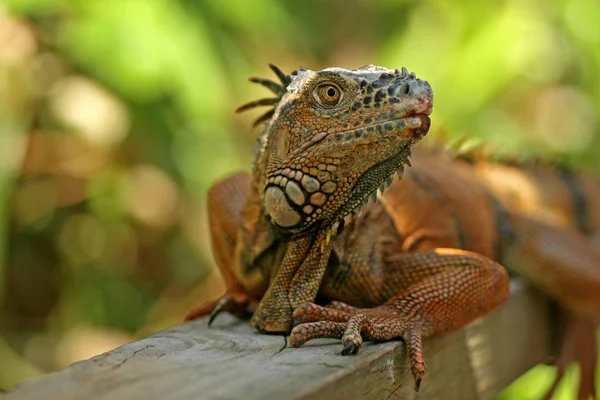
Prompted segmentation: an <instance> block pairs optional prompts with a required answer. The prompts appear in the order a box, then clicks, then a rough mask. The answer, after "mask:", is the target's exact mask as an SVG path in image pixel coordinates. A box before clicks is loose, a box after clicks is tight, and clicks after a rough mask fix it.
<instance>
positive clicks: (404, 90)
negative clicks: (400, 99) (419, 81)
mask: <svg viewBox="0 0 600 400" xmlns="http://www.w3.org/2000/svg"><path fill="white" fill-rule="evenodd" d="M409 92H410V85H409V84H408V82H402V85H401V86H400V93H402V94H403V95H407V94H408V93H409Z"/></svg>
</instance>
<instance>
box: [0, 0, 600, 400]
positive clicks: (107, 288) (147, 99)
mask: <svg viewBox="0 0 600 400" xmlns="http://www.w3.org/2000/svg"><path fill="white" fill-rule="evenodd" d="M599 21H600V2H598V1H596V0H568V1H567V0H564V1H563V0H557V1H546V0H518V1H517V0H513V1H505V0H497V1H479V0H477V1H475V0H473V1H447V0H430V1H397V0H385V1H383V0H381V1H369V0H332V1H324V0H323V1H319V0H304V1H291V0H290V1H277V0H253V1H245V0H239V1H233V0H78V1H77V0H70V1H69V0H2V1H0V94H1V98H0V313H1V314H0V327H1V330H0V333H1V335H0V388H4V389H7V388H10V387H12V386H13V385H15V384H18V383H19V382H21V381H23V380H24V379H27V378H30V377H34V376H37V375H39V374H42V373H44V372H47V371H53V370H56V369H59V368H63V367H65V366H67V365H69V364H70V363H72V362H74V361H78V360H81V359H84V358H88V357H90V356H93V355H95V354H98V353H100V352H104V351H107V350H109V349H112V348H114V347H116V346H118V345H121V344H123V343H126V342H128V341H131V340H135V339H136V338H139V337H143V336H145V335H148V334H149V333H152V332H155V331H157V330H160V329H163V328H166V327H168V326H170V325H173V324H176V323H178V322H179V321H180V320H181V317H182V315H183V314H184V312H185V310H186V309H187V308H188V307H190V306H191V305H193V304H196V303H197V302H199V301H202V300H206V299H210V298H214V297H216V296H218V295H220V294H221V293H222V291H223V290H224V288H223V285H222V282H221V279H220V277H219V275H218V273H215V265H214V262H213V259H212V255H211V250H210V246H209V243H208V236H207V235H208V231H207V226H206V211H205V193H206V191H207V189H208V188H209V186H210V185H211V184H212V183H214V182H215V181H216V180H218V179H219V178H221V177H223V176H225V175H227V174H229V173H231V172H233V171H236V170H240V169H246V170H248V169H249V167H250V164H251V161H252V150H253V149H254V145H255V142H256V138H257V136H258V134H259V131H258V130H257V129H255V130H252V129H251V120H252V118H254V117H256V116H257V114H256V113H255V114H252V113H249V114H250V115H241V116H238V115H235V114H234V113H233V110H234V109H235V107H236V106H238V105H240V104H241V103H243V102H246V101H248V100H252V99H255V98H257V97H258V96H261V97H262V96H263V95H264V94H265V91H264V88H260V87H258V86H256V87H254V86H253V85H250V84H248V83H247V80H246V78H247V77H248V76H251V75H254V76H257V75H258V76H265V75H269V74H270V71H269V70H268V66H267V63H268V62H273V63H275V64H277V65H279V66H280V67H281V68H282V69H284V71H290V70H292V69H296V68H297V67H298V66H299V65H302V66H303V67H304V68H310V69H319V68H324V67H328V66H333V65H335V66H341V67H346V68H357V67H360V66H362V65H365V64H379V65H383V66H387V67H401V66H406V67H407V68H408V69H409V70H410V71H415V72H416V73H417V74H418V75H419V76H420V77H423V78H425V79H427V80H429V82H430V83H431V84H432V86H433V88H434V91H435V96H436V100H435V101H436V103H435V112H434V115H433V126H432V130H431V133H430V135H429V138H428V139H427V140H429V141H430V142H431V141H434V140H435V141H443V142H444V143H446V144H447V145H449V146H451V147H453V148H457V149H459V150H461V151H464V150H469V149H472V148H482V149H484V150H485V152H487V153H488V154H493V155H494V156H498V155H499V156H501V157H509V158H525V159H526V158H546V159H551V160H555V161H560V162H561V163H568V164H570V165H573V166H575V167H577V168H581V169H592V170H594V169H595V170H596V171H599V172H600V162H599V158H600V134H599V121H598V117H599V112H598V110H600V22H599ZM551 377H552V368H551V367H540V368H537V369H536V370H535V371H534V372H533V373H531V374H530V375H529V377H527V379H525V380H521V381H520V382H518V383H517V384H516V385H513V386H512V387H511V388H509V389H508V390H507V391H506V392H505V393H504V395H503V399H521V398H529V397H528V396H533V395H535V394H536V393H540V390H541V391H543V385H547V384H548V383H549V379H551ZM573 379H574V376H573V374H571V380H573ZM562 389H563V390H562V391H561V396H562V397H560V398H563V399H567V398H571V397H570V396H568V395H567V394H568V393H569V391H572V390H573V388H572V387H569V385H565V386H564V387H563V388H562Z"/></svg>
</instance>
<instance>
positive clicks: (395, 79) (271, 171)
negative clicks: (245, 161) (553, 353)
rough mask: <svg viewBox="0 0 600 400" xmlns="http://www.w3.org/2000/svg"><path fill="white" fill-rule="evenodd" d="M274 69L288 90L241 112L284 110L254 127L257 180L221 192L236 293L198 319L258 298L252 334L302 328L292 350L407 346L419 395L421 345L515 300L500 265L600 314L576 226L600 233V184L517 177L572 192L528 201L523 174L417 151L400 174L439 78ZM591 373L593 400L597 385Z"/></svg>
mask: <svg viewBox="0 0 600 400" xmlns="http://www.w3.org/2000/svg"><path fill="white" fill-rule="evenodd" d="M272 68H273V69H274V71H275V72H276V73H277V74H278V76H279V78H280V80H281V82H282V85H278V84H276V83H274V82H271V81H268V80H264V79H258V78H252V79H251V80H252V81H254V82H257V83H260V84H262V85H264V86H266V87H267V88H269V89H270V90H272V91H273V92H275V94H276V95H277V98H275V99H269V100H259V101H257V102H252V103H249V104H248V105H246V106H243V107H241V108H240V110H245V109H248V108H252V107H254V106H257V105H268V104H273V105H275V108H274V109H273V110H271V111H269V112H267V113H266V114H265V115H264V116H263V117H261V118H259V121H258V122H263V121H267V126H266V128H265V131H264V134H263V136H262V137H261V139H260V146H259V151H258V155H257V158H256V162H255V165H254V171H253V174H252V176H248V175H247V174H238V175H236V176H233V177H231V178H229V179H226V180H224V181H223V182H220V183H218V184H217V185H215V186H214V187H213V189H211V192H210V193H209V209H210V212H209V215H210V216H211V218H210V225H211V232H212V237H213V247H214V248H215V253H216V258H217V261H218V263H219V266H220V268H221V270H222V271H223V274H224V277H225V280H226V283H227V293H226V294H225V296H223V298H221V299H220V300H218V301H215V302H210V303H208V304H204V305H201V306H199V307H198V308H196V309H194V310H192V311H190V313H189V314H188V316H187V319H193V318H196V317H198V316H201V315H205V314H208V313H211V312H212V315H211V321H212V319H213V318H214V317H215V316H216V315H217V314H218V313H219V312H220V311H223V310H226V311H229V312H233V313H234V314H237V315H243V314H245V313H247V312H250V311H252V308H253V305H255V304H256V303H257V302H258V308H257V309H256V311H255V312H254V314H253V317H252V320H251V325H252V326H253V327H254V328H256V329H257V330H259V331H261V332H282V333H289V332H290V331H291V333H290V344H291V345H292V346H300V345H302V344H303V343H305V342H306V341H308V340H311V339H314V338H318V337H333V338H340V339H341V340H342V343H343V351H342V354H351V353H355V352H356V351H358V349H359V347H360V346H361V344H362V342H363V340H378V341H380V340H390V339H393V338H398V337H401V338H403V339H404V341H405V342H406V344H407V350H408V354H409V358H410V360H411V370H412V373H413V375H414V377H415V383H416V389H418V388H419V385H420V384H421V381H422V379H423V377H424V373H425V361H424V358H423V354H422V349H421V346H422V345H421V343H422V339H423V338H426V337H429V336H432V335H435V334H439V333H443V332H448V331H451V330H455V329H458V328H461V327H463V326H465V325H466V324H468V323H469V322H471V321H473V320H474V319H476V318H478V317H481V316H483V315H485V314H487V313H489V312H490V311H492V310H493V309H495V308H496V307H498V306H499V305H500V304H502V303H503V302H504V301H505V300H506V298H507V297H508V275H507V273H506V271H505V270H504V268H503V267H502V266H501V265H499V264H498V263H496V261H501V262H503V263H505V264H506V265H508V266H509V267H511V268H512V269H513V270H516V271H517V272H519V273H520V274H522V275H523V276H525V277H526V278H527V279H529V280H530V281H531V282H532V283H533V284H534V285H536V286H538V287H539V288H541V289H542V290H544V291H545V292H546V293H548V294H549V295H551V296H553V297H554V298H555V299H556V300H557V301H558V302H559V303H560V304H561V305H562V306H563V307H564V308H565V309H567V310H569V312H570V313H571V314H572V315H574V316H575V317H574V318H575V319H574V320H575V321H593V319H594V318H595V317H596V316H598V315H600V268H598V265H597V262H598V260H600V256H599V252H598V250H596V249H594V247H593V245H592V242H591V241H589V240H588V239H586V238H585V237H583V236H582V235H581V234H579V233H577V232H576V229H577V228H580V226H579V225H580V224H581V222H582V221H585V223H586V230H587V233H593V232H600V212H596V211H595V210H593V209H592V207H587V208H586V210H587V211H586V212H584V213H583V214H582V213H581V212H580V210H579V208H581V205H582V202H583V203H585V201H582V198H583V199H584V200H585V199H598V198H600V186H598V185H597V184H594V183H592V181H591V180H589V179H588V180H585V184H584V182H583V181H581V182H579V181H578V182H576V184H575V185H573V184H572V183H573V182H571V181H573V179H571V178H569V179H570V181H569V180H568V179H565V177H564V176H561V177H560V179H559V180H558V181H557V180H556V179H554V180H552V179H551V178H552V176H556V174H554V175H552V173H550V178H548V177H546V176H545V175H544V177H545V178H544V179H542V178H543V177H541V175H540V172H539V171H538V170H534V171H533V172H532V171H523V170H517V172H515V173H517V174H521V175H520V176H521V177H524V178H523V179H524V180H525V181H527V182H528V183H529V184H531V185H533V186H535V189H536V190H537V189H539V188H542V187H543V189H544V190H553V189H554V190H556V191H555V192H552V191H549V192H548V191H546V192H542V193H560V194H561V195H560V196H558V195H556V196H550V199H549V196H537V197H535V196H534V197H535V199H536V201H537V203H535V204H533V205H532V204H531V203H532V202H531V200H530V199H525V200H524V199H522V198H519V196H518V195H515V193H514V192H515V189H514V182H515V178H514V176H513V175H510V174H508V176H509V177H510V178H508V179H507V178H502V176H501V175H502V173H499V171H498V170H496V169H494V168H500V167H496V166H492V165H491V164H485V163H478V164H476V165H475V166H473V165H469V164H468V163H466V162H464V161H460V160H454V159H450V158H449V157H445V156H443V155H439V154H432V153H431V152H426V151H419V152H417V153H415V154H416V156H415V161H414V166H413V167H412V168H409V169H407V172H406V173H404V165H406V164H408V157H409V156H410V148H411V146H412V145H413V144H414V143H416V142H417V141H418V140H419V139H420V138H421V137H422V136H423V135H424V134H425V133H426V132H427V130H428V128H429V119H428V117H427V115H428V114H429V113H430V112H431V107H432V92H431V88H430V87H429V85H428V84H427V82H424V81H421V80H418V79H416V77H415V76H414V74H408V72H407V71H406V70H404V69H403V70H402V71H398V70H395V71H394V70H388V69H384V68H381V67H365V68H362V69H358V70H354V71H348V70H343V69H339V68H332V69H327V70H323V71H317V72H313V71H300V72H297V73H295V74H292V76H288V75H285V74H283V73H282V72H281V71H280V70H279V69H277V68H276V67H272ZM330 89H333V91H330ZM340 94H341V95H340ZM338 95H340V96H339V98H338ZM505 168H506V170H505V171H504V172H506V171H508V170H509V169H510V167H505ZM394 172H396V173H397V174H398V176H399V178H403V179H402V182H399V180H400V179H397V180H393V174H394ZM536 174H537V175H536ZM504 175H507V174H506V173H504ZM503 183H504V184H503ZM511 185H512V186H511ZM536 185H538V186H539V187H538V186H536ZM544 185H546V186H544ZM553 185H554V186H553ZM390 186H391V187H390ZM377 188H380V191H381V193H382V194H380V195H378V194H377ZM574 188H575V189H577V188H580V189H581V190H579V191H578V190H575V189H574ZM559 189H560V190H559ZM516 192H517V193H525V192H526V191H525V192H523V191H522V190H519V189H518V188H517V189H516ZM594 196H596V197H594ZM369 197H370V198H371V199H373V200H377V201H376V202H375V201H371V202H369ZM559 197H560V198H559ZM575 203H577V207H575V206H574V204H575ZM590 204H591V203H590ZM584 205H585V204H584ZM578 207H579V208H578ZM531 209H533V210H535V212H531ZM557 220H560V221H562V225H561V224H559V223H557V222H556V221H557ZM493 260H496V261H493ZM315 301H316V302H317V303H318V304H316V303H315ZM323 304H328V305H327V306H325V307H324V306H323ZM294 324H296V326H294ZM576 325H577V324H576ZM577 326H579V328H578V329H579V330H577V332H583V334H576V333H573V334H572V335H575V336H576V337H582V335H583V336H584V337H585V338H587V339H586V340H584V341H583V342H585V343H586V344H587V345H589V346H591V344H590V334H589V332H590V330H591V332H592V335H591V337H592V339H591V340H592V344H594V345H595V341H594V339H593V327H594V323H593V322H592V323H585V322H584V323H579V324H578V325H577ZM581 326H584V327H586V328H585V329H584V328H581ZM590 326H591V328H590ZM572 331H573V330H572ZM571 339H573V338H571ZM583 342H582V343H583ZM589 346H588V347H589ZM580 347H581V346H580ZM579 350H581V348H579ZM567 353H568V355H569V356H566V357H565V359H567V361H566V362H568V361H571V360H572V359H574V360H575V361H579V362H581V363H582V364H583V363H584V361H583V360H582V357H580V356H577V355H575V354H580V353H581V351H575V350H572V351H570V353H569V352H567ZM592 361H593V362H590V360H589V357H588V359H587V366H586V368H587V369H586V371H588V372H589V369H590V368H591V369H592V372H593V368H594V367H595V359H593V360H592ZM590 365H591V366H590ZM587 375H589V373H588V374H587ZM587 375H586V374H585V373H584V378H585V379H584V381H586V382H582V389H581V393H583V394H582V396H584V395H586V393H587V394H590V393H593V391H594V388H593V384H590V383H589V380H590V379H589V377H588V378H586V376H587ZM592 382H593V379H592ZM586 385H587V386H586Z"/></svg>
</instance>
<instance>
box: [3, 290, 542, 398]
mask: <svg viewBox="0 0 600 400" xmlns="http://www.w3.org/2000/svg"><path fill="white" fill-rule="evenodd" d="M549 323H550V321H549V315H548V309H547V303H546V302H545V301H544V300H543V299H542V298H540V297H539V296H538V295H537V294H536V293H535V292H534V291H533V290H531V289H528V288H527V287H525V286H524V285H523V284H522V283H521V282H516V283H513V293H512V296H511V298H510V300H509V301H508V302H507V304H505V305H504V306H502V307H501V308H500V309H499V310H498V311H496V312H495V313H493V314H492V315H490V316H488V317H486V318H483V319H481V320H479V321H477V322H475V323H474V324H472V325H470V326H469V327H467V328H465V329H463V330H461V331H458V332H454V333H451V334H448V335H445V336H442V337H439V338H435V339H432V340H429V341H427V343H426V346H425V356H426V362H427V372H426V376H425V380H424V381H423V385H422V387H421V391H420V393H418V394H417V393H415V392H414V390H413V378H412V376H411V375H410V372H409V371H408V368H407V367H408V362H407V360H406V358H405V354H404V348H403V344H402V343H401V342H392V343H378V344H374V343H366V344H365V345H364V346H363V348H362V349H361V351H360V353H359V354H358V355H357V356H347V357H343V356H341V355H340V350H341V345H340V343H339V341H334V340H319V341H315V342H311V343H309V344H307V345H306V346H305V347H303V348H301V349H293V348H284V344H285V340H284V337H283V336H271V335H261V334H256V333H253V332H252V331H251V330H250V328H249V327H248V324H247V322H246V321H240V320H236V319H235V318H233V317H231V316H226V315H224V316H219V318H218V319H217V320H216V322H215V326H214V328H212V329H208V328H207V327H206V320H200V321H196V322H193V323H188V324H184V325H179V326H176V327H174V328H172V329H168V330H166V331H163V332H160V333H158V334H155V335H153V336H150V337H148V338H146V339H143V340H140V341H138V342H134V343H130V344H127V345H125V346H122V347H119V348H117V349H115V350H112V351H110V352H108V353H105V354H102V355H99V356H96V357H94V358H91V359H90V360H86V361H82V362H79V363H76V364H73V365H72V366H71V367H69V368H67V369H65V370H63V371H59V372H56V373H52V374H49V375H47V376H45V377H43V378H41V379H38V380H35V381H32V382H28V383H25V384H23V385H22V386H21V387H19V388H17V389H16V390H15V391H13V392H11V393H9V394H8V396H7V398H8V399H11V400H12V399H19V400H25V399H47V400H50V399H57V400H58V399H61V400H66V399H85V400H96V399H111V400H112V399H144V400H154V399H173V400H177V399H181V400H184V399H185V400H190V399H207V400H209V399H210V400H212V399H327V400H335V399H415V398H419V399H444V400H453V399H460V400H469V399H491V398H493V396H494V395H495V394H497V393H498V392H499V391H500V390H501V389H502V388H504V387H505V386H507V385H508V384H509V383H510V382H511V381H513V380H514V379H515V378H517V377H518V376H519V375H521V374H522V373H524V372H525V371H527V370H528V369H529V368H531V367H532V366H534V365H535V364H536V363H539V362H542V361H543V360H544V359H545V358H546V357H547V356H548V355H549V354H550V353H549V351H550V350H549V349H550V344H549V332H550V328H549Z"/></svg>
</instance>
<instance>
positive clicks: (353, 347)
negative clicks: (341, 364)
mask: <svg viewBox="0 0 600 400" xmlns="http://www.w3.org/2000/svg"><path fill="white" fill-rule="evenodd" d="M359 348H360V346H358V345H357V344H356V343H354V342H348V343H346V344H345V345H344V348H343V349H342V355H343V356H348V355H350V354H356V353H358V349H359Z"/></svg>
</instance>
